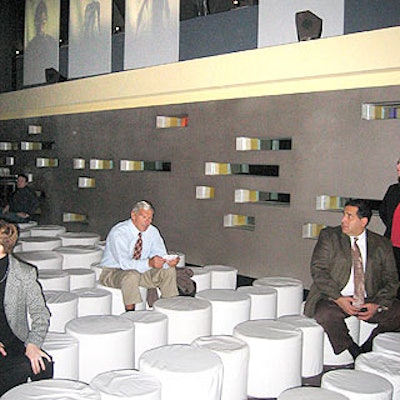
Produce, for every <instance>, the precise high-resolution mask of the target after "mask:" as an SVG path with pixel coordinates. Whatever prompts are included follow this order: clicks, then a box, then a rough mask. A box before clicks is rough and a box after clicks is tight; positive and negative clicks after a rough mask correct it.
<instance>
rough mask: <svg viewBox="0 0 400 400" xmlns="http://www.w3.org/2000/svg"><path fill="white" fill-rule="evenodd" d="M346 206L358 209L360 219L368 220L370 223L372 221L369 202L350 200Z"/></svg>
mask: <svg viewBox="0 0 400 400" xmlns="http://www.w3.org/2000/svg"><path fill="white" fill-rule="evenodd" d="M344 206H345V207H347V206H352V207H358V210H357V215H358V217H359V218H367V219H368V222H369V221H370V219H371V217H372V211H371V206H370V204H369V202H368V201H367V200H363V199H349V200H347V201H346V204H345V205H344Z"/></svg>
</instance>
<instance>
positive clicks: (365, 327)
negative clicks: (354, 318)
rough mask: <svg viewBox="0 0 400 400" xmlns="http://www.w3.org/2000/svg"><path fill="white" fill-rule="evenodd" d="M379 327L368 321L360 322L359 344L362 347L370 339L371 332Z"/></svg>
mask: <svg viewBox="0 0 400 400" xmlns="http://www.w3.org/2000/svg"><path fill="white" fill-rule="evenodd" d="M377 326H378V324H373V323H370V322H367V321H362V320H360V337H359V339H358V344H359V345H360V346H361V345H362V344H364V342H365V341H366V340H367V339H368V338H369V336H370V335H371V332H372V331H373V330H374V329H375V328H376V327H377Z"/></svg>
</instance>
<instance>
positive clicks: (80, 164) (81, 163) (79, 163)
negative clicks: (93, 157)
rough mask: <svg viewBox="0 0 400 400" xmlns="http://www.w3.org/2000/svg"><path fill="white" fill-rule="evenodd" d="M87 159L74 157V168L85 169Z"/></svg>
mask: <svg viewBox="0 0 400 400" xmlns="http://www.w3.org/2000/svg"><path fill="white" fill-rule="evenodd" d="M85 165H86V161H85V159H83V158H74V160H73V169H85Z"/></svg>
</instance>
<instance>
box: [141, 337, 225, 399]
mask: <svg viewBox="0 0 400 400" xmlns="http://www.w3.org/2000/svg"><path fill="white" fill-rule="evenodd" d="M139 366H140V371H142V372H146V373H148V374H151V375H153V376H155V377H156V378H158V379H159V380H160V381H161V388H162V389H161V400H188V399H190V400H220V399H221V388H222V374H223V366H222V361H221V359H220V358H219V357H218V356H217V355H216V354H214V353H213V352H212V351H210V350H207V349H203V348H199V347H194V346H190V345H184V344H175V345H170V346H162V347H157V348H156V349H152V350H148V351H146V352H145V353H143V354H142V356H141V357H140V359H139Z"/></svg>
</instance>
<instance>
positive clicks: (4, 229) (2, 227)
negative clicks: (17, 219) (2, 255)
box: [0, 220, 18, 254]
mask: <svg viewBox="0 0 400 400" xmlns="http://www.w3.org/2000/svg"><path fill="white" fill-rule="evenodd" d="M17 240H18V228H17V227H16V226H15V225H14V224H10V223H8V222H6V221H3V220H0V245H2V246H3V248H4V251H5V252H6V253H7V254H9V253H11V252H12V249H13V248H14V246H15V243H17Z"/></svg>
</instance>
